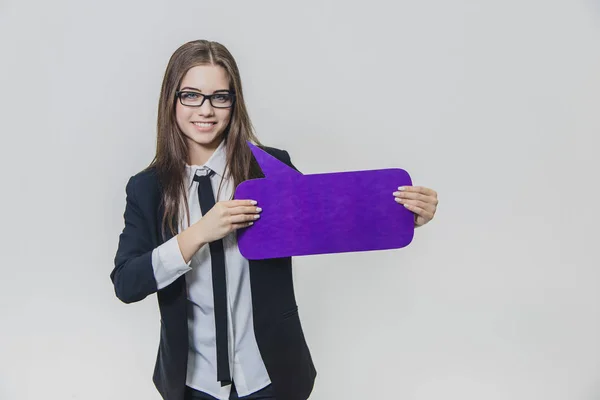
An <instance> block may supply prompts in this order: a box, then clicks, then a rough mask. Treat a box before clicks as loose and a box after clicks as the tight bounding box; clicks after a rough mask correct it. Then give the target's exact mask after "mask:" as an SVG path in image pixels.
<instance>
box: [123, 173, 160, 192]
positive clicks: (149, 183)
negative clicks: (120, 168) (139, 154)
mask: <svg viewBox="0 0 600 400" xmlns="http://www.w3.org/2000/svg"><path fill="white" fill-rule="evenodd" d="M127 187H128V188H129V189H132V190H135V191H140V190H141V191H143V192H145V193H148V192H151V191H153V190H158V188H159V183H158V175H157V171H156V167H155V166H149V167H146V168H145V169H143V170H141V171H139V172H138V173H136V174H135V175H133V176H131V177H130V178H129V181H128V182H127Z"/></svg>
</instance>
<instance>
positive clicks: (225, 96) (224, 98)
mask: <svg viewBox="0 0 600 400" xmlns="http://www.w3.org/2000/svg"><path fill="white" fill-rule="evenodd" d="M213 99H214V100H215V101H216V102H218V103H227V102H229V100H231V95H230V94H229V93H221V94H216V95H214V96H213Z"/></svg>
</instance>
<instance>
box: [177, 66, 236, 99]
mask: <svg viewBox="0 0 600 400" xmlns="http://www.w3.org/2000/svg"><path fill="white" fill-rule="evenodd" d="M179 87H180V88H184V87H192V88H196V89H199V90H200V91H201V92H203V93H212V92H214V91H217V90H228V89H229V77H228V76H227V71H225V69H224V68H223V67H221V66H218V65H198V66H195V67H192V68H190V69H189V70H188V71H187V72H186V74H185V75H184V76H183V80H182V81H181V85H180V86H179Z"/></svg>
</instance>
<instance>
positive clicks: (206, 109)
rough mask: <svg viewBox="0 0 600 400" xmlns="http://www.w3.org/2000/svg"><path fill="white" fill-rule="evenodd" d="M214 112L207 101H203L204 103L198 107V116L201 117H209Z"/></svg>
mask: <svg viewBox="0 0 600 400" xmlns="http://www.w3.org/2000/svg"><path fill="white" fill-rule="evenodd" d="M213 112H214V109H213V107H212V104H210V101H209V100H208V99H206V98H205V99H204V102H203V103H202V105H201V106H200V107H198V114H199V115H202V116H211V115H212V114H213Z"/></svg>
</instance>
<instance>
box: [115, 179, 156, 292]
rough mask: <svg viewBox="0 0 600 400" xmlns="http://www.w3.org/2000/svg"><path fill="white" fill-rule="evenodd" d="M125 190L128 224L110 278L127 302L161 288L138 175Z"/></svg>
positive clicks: (120, 238)
mask: <svg viewBox="0 0 600 400" xmlns="http://www.w3.org/2000/svg"><path fill="white" fill-rule="evenodd" d="M125 192H126V205H125V212H124V214H123V218H124V220H125V227H124V228H123V231H122V232H121V234H120V235H119V246H118V249H117V254H116V256H115V259H114V262H115V267H114V269H113V271H112V272H111V274H110V278H111V280H112V282H113V284H114V287H115V293H116V295H117V297H118V298H119V299H120V300H121V301H123V302H124V303H133V302H136V301H140V300H142V299H144V298H146V296H148V295H149V294H152V293H154V292H156V291H157V290H158V289H157V284H156V279H155V277H154V270H153V267H152V251H153V250H154V245H153V242H152V237H151V233H150V229H149V228H148V223H147V221H146V220H145V218H144V216H143V214H142V212H141V210H140V207H139V203H138V201H137V197H136V192H135V177H132V178H130V179H129V181H128V182H127V186H126V187H125Z"/></svg>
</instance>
